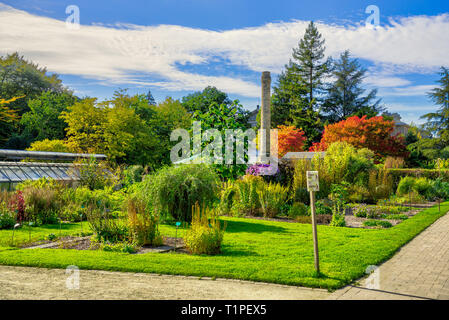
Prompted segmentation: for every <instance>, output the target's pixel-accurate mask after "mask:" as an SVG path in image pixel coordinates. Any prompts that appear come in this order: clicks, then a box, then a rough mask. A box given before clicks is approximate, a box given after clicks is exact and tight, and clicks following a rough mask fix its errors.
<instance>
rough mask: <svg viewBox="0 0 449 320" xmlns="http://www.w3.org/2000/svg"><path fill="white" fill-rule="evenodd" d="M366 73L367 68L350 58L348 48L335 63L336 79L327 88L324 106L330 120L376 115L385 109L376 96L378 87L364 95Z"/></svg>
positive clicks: (334, 73) (334, 75)
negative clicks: (363, 86)
mask: <svg viewBox="0 0 449 320" xmlns="http://www.w3.org/2000/svg"><path fill="white" fill-rule="evenodd" d="M365 73H366V69H364V68H362V67H361V66H360V64H359V62H358V61H357V59H351V58H350V53H349V51H348V50H346V51H345V52H343V53H342V54H341V56H340V59H339V60H338V61H336V62H335V63H334V67H333V70H332V75H333V77H334V78H335V81H334V82H333V83H332V84H330V85H329V87H328V88H327V97H326V99H325V100H324V102H323V106H322V110H323V111H324V113H325V114H326V118H327V119H328V120H329V121H330V122H339V121H341V120H344V119H346V118H347V117H349V116H353V115H357V116H359V117H361V116H364V115H366V116H368V117H374V116H376V115H378V114H379V112H382V111H384V108H383V107H382V106H381V105H380V101H381V99H377V98H376V94H377V90H376V89H373V90H371V91H370V92H369V93H368V95H366V96H363V94H364V92H365V89H363V88H362V82H363V79H364V77H365Z"/></svg>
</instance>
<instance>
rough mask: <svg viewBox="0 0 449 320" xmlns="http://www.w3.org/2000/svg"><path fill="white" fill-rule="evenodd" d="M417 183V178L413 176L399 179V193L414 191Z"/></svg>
mask: <svg viewBox="0 0 449 320" xmlns="http://www.w3.org/2000/svg"><path fill="white" fill-rule="evenodd" d="M414 185H415V179H414V178H412V177H403V178H401V181H399V184H398V189H397V193H398V194H399V195H405V194H408V193H410V192H412V190H413V187H414Z"/></svg>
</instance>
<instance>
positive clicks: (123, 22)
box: [0, 0, 449, 122]
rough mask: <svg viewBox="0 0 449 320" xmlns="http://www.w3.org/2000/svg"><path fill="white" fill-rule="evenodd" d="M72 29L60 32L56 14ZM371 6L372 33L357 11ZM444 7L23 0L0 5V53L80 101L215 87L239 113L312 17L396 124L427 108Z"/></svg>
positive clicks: (448, 32) (444, 39)
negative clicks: (15, 55)
mask: <svg viewBox="0 0 449 320" xmlns="http://www.w3.org/2000/svg"><path fill="white" fill-rule="evenodd" d="M68 5H76V6H78V7H79V9H80V23H81V27H80V29H78V30H70V29H68V28H67V27H66V24H65V20H66V18H67V16H68V14H66V7H67V6H68ZM369 5H376V6H377V7H378V8H379V10H380V26H379V27H377V28H369V27H367V26H366V25H365V20H366V18H367V17H368V16H369V14H367V13H365V9H366V7H367V6H369ZM448 9H449V4H448V3H447V1H432V2H428V1H410V0H407V1H405V0H404V1H352V0H350V1H318V0H315V1H298V0H295V1H265V0H259V1H244V0H240V1H237V0H227V1H221V0H220V1H219V0H190V1H179V0H178V1H174V0H160V1H143V0H139V1H132V0H129V1H114V0H109V1H92V0H91V1H76V0H71V1H50V0H43V1H30V0H14V1H1V0H0V53H1V54H5V53H7V52H11V51H19V52H20V53H22V54H24V55H25V56H26V57H28V58H30V59H32V60H33V61H35V62H37V63H39V64H40V65H43V66H46V67H47V68H48V70H49V71H51V72H56V73H58V74H60V75H61V78H62V79H63V81H64V83H65V84H66V85H68V86H69V87H70V88H72V89H73V90H75V92H76V93H77V94H78V95H80V96H84V95H89V96H97V97H99V98H100V99H105V98H108V97H110V96H111V95H112V93H113V92H114V90H116V89H118V88H129V90H130V92H131V93H135V92H136V93H144V92H146V91H147V90H148V89H151V91H152V92H153V95H154V96H155V98H156V100H158V101H160V100H163V99H164V98H165V97H166V96H172V97H175V98H180V97H182V96H184V95H186V94H188V93H191V92H194V91H197V90H201V89H202V88H204V87H205V86H207V85H209V84H210V85H215V86H217V87H218V88H219V89H221V90H223V91H225V92H227V93H229V95H230V97H231V98H234V99H239V100H240V101H241V102H242V104H243V105H244V106H245V107H246V108H247V109H249V110H252V109H254V108H255V106H256V105H257V104H258V103H259V101H260V99H259V91H260V89H259V87H260V86H259V81H260V73H261V71H264V70H268V71H271V72H272V77H273V78H274V79H276V76H277V74H278V73H279V72H280V71H281V70H282V67H283V65H284V64H285V63H286V62H288V59H289V57H290V55H291V49H292V48H293V47H294V46H296V44H297V42H298V40H299V39H300V38H301V37H302V35H303V32H304V29H305V27H306V26H307V23H308V21H310V20H314V21H316V22H317V23H318V28H319V30H320V31H321V32H322V34H323V36H324V37H325V38H326V46H327V54H328V55H331V56H333V57H338V55H339V53H341V52H342V51H343V50H345V49H349V50H351V52H352V54H353V56H354V57H356V58H358V59H359V60H360V62H361V63H362V64H363V65H364V66H365V67H366V68H367V69H368V74H367V79H366V81H365V85H366V88H367V89H370V88H378V90H379V97H381V98H383V103H384V104H385V106H386V107H387V108H388V109H389V111H391V112H399V113H400V114H401V115H402V117H403V119H404V120H405V121H408V122H410V121H414V122H419V120H418V118H419V116H420V115H422V114H424V113H426V112H430V111H432V110H435V106H433V104H432V102H431V101H429V99H428V98H427V97H426V94H425V93H426V92H427V91H429V89H430V88H432V87H433V86H434V85H435V81H436V80H437V79H438V77H437V75H436V72H437V71H438V67H439V66H441V65H445V66H449V55H448V54H447V52H449V41H448V40H449V14H448V13H447V12H448V11H449V10H448Z"/></svg>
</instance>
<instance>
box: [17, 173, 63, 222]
mask: <svg viewBox="0 0 449 320" xmlns="http://www.w3.org/2000/svg"><path fill="white" fill-rule="evenodd" d="M17 188H18V190H22V192H23V199H24V201H25V219H26V220H27V221H33V222H34V223H35V224H36V225H40V224H53V223H56V222H57V221H58V220H59V219H60V214H61V209H62V207H63V204H62V203H61V200H60V193H61V188H62V186H61V185H59V184H58V183H57V182H56V181H54V180H49V179H46V178H41V179H39V180H35V181H24V182H23V183H21V184H20V185H18V186H17Z"/></svg>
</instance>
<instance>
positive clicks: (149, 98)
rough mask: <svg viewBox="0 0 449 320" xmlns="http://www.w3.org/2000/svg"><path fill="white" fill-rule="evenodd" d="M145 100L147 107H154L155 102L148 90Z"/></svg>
mask: <svg viewBox="0 0 449 320" xmlns="http://www.w3.org/2000/svg"><path fill="white" fill-rule="evenodd" d="M147 100H148V105H150V106H155V105H156V100H154V97H153V95H152V94H151V90H149V89H148V93H147Z"/></svg>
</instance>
